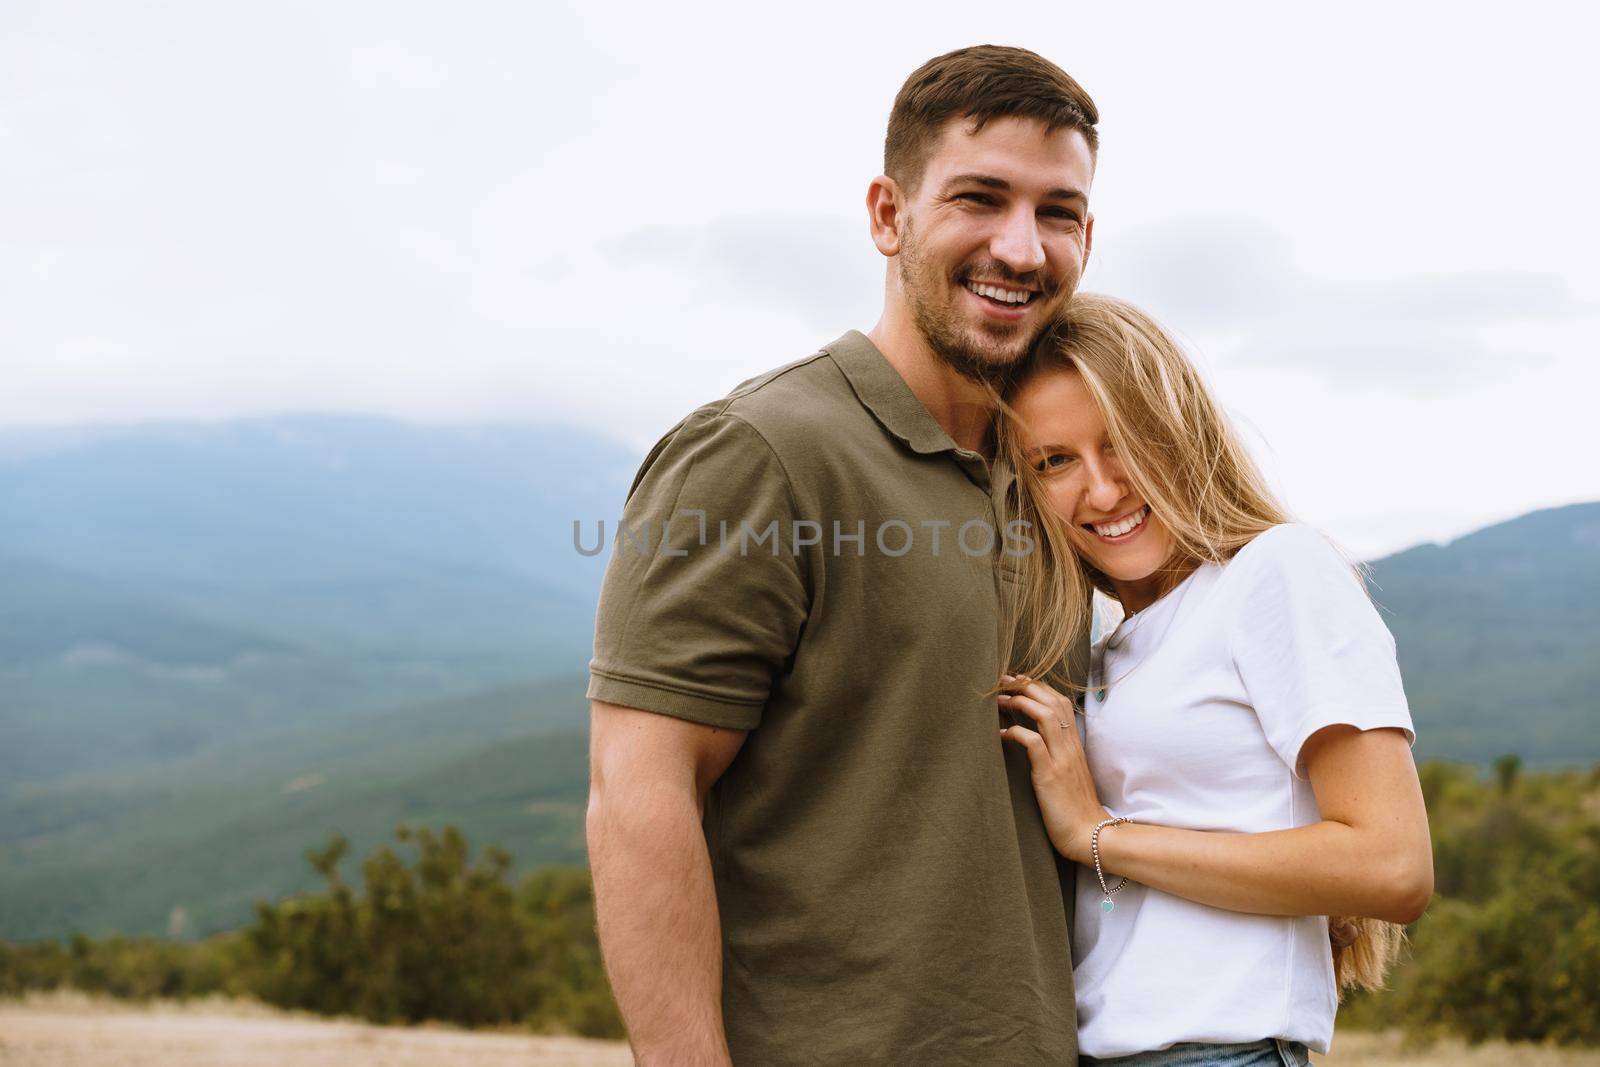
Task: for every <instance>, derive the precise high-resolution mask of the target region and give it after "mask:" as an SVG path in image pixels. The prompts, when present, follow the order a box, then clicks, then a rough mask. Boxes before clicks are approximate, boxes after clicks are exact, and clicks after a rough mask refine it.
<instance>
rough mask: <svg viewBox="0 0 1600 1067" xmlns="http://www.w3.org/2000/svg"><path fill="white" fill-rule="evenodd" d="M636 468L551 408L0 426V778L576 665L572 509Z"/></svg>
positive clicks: (135, 755)
mask: <svg viewBox="0 0 1600 1067" xmlns="http://www.w3.org/2000/svg"><path fill="white" fill-rule="evenodd" d="M637 463H638V457H637V455H635V454H634V453H633V452H631V451H630V450H628V449H626V448H624V447H623V446H621V445H618V444H616V443H615V442H612V441H609V440H607V439H605V438H603V437H600V436H598V435H595V434H593V433H589V432H586V431H581V430H577V429H573V428H569V427H561V426H523V425H488V426H471V427H439V426H421V425H414V424H407V423H400V422H395V421H392V420H385V419H375V418H363V417H347V416H295V417H284V418H273V419H253V420H244V421H239V422H227V423H218V424H157V425H141V426H130V427H114V428H91V429H85V430H53V431H40V430H31V431H19V430H10V431H5V432H0V788H3V786H4V785H5V784H7V783H17V782H23V781H27V782H35V783H38V782H48V781H52V780H55V779H57V778H60V777H63V776H68V775H73V774H83V773H99V772H102V771H108V770H115V769H121V770H124V771H126V770H129V769H132V768H136V767H141V766H143V767H154V766H158V765H159V764H161V763H162V762H163V761H164V760H168V759H175V758H185V757H188V756H191V755H194V754H197V753H202V752H204V751H206V750H207V749H209V748H211V747H213V746H216V745H220V744H227V743H230V742H233V741H237V740H241V739H248V738H250V737H253V736H256V735H258V734H262V733H270V732H272V731H275V730H279V729H283V728H292V727H295V726H298V725H307V724H319V723H324V722H327V721H330V720H334V719H340V718H344V717H348V716H361V715H367V714H375V713H379V712H382V711H384V710H385V709H391V708H398V707H401V706H404V705H407V704H413V703H416V702H417V701H419V700H423V699H425V698H429V697H445V696H450V695H462V694H468V693H473V692H476V691H479V690H482V689H484V688H486V687H492V686H495V685H502V684H508V683H511V682H515V681H521V680H525V679H528V678H533V677H539V676H542V675H555V674H570V673H572V672H575V671H579V670H581V669H582V668H583V665H584V663H585V662H586V661H587V659H588V655H589V645H590V640H591V635H592V632H593V603H594V595H595V589H596V588H597V586H598V583H599V578H600V573H601V569H602V568H603V566H604V559H603V557H586V556H583V555H581V554H580V553H578V552H577V551H576V550H575V548H574V546H573V527H572V524H573V522H574V520H578V521H581V522H583V523H584V524H585V525H586V526H587V527H588V528H590V529H592V528H593V527H592V524H593V523H594V522H595V521H597V520H600V519H607V518H614V516H615V515H616V513H617V512H618V511H619V510H620V508H621V505H622V500H623V496H624V494H625V492H626V488H627V485H628V483H629V480H630V479H631V477H632V474H633V471H634V469H635V467H636V466H637Z"/></svg>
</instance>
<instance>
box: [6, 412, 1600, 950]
mask: <svg viewBox="0 0 1600 1067" xmlns="http://www.w3.org/2000/svg"><path fill="white" fill-rule="evenodd" d="M637 463H638V456H637V455H636V454H635V453H633V452H631V451H630V450H628V449H626V448H624V447H622V446H620V445H617V444H615V443H613V442H610V441H608V440H606V439H604V438H603V437H600V436H597V435H594V434H592V433H588V432H586V431H581V430H576V429H572V428H566V427H551V426H511V425H506V426H477V427H448V426H423V425H415V424H407V423H400V422H394V421H391V420H383V419H370V418H354V417H335V416H314V417H313V416H296V417H286V418H276V419H255V420H245V421H240V422H228V423H218V424H213V425H178V424H172V425H165V424H164V425H154V426H130V427H118V428H95V429H87V430H81V429H76V430H58V431H27V432H21V431H0V938H5V939H13V940H22V939H31V938H38V937H50V936H62V935H65V934H67V933H69V932H71V931H72V930H74V929H83V930H85V931H86V932H90V933H93V934H103V933H108V932H110V931H113V930H121V931H124V932H148V933H161V932H164V931H166V930H167V929H168V923H169V917H170V916H171V915H172V914H173V913H174V909H175V908H182V909H183V912H184V913H185V914H186V915H187V917H188V918H187V925H186V927H185V930H184V932H185V934H186V935H188V936H196V935H202V934H205V933H208V932H212V931H215V930H221V929H226V928H229V927H233V926H237V925H239V924H241V923H243V922H246V921H248V919H249V915H250V908H249V905H250V901H251V900H252V899H257V898H275V897H278V896H281V895H283V894H286V893H290V892H294V891H296V890H297V889H301V888H305V887H309V886H310V885H312V884H313V883H314V876H313V875H312V874H311V872H310V870H309V868H308V867H307V866H306V864H305V862H304V859H303V852H304V850H305V849H306V848H307V847H309V846H312V845H316V844H320V843H321V842H322V841H324V840H325V839H326V837H327V835H328V834H329V833H331V832H333V831H339V832H342V833H344V834H345V835H346V836H347V837H349V838H350V839H351V840H352V843H353V844H354V845H355V850H354V851H355V853H356V854H357V855H362V854H365V853H366V852H367V851H369V850H370V849H372V848H374V847H376V846H377V845H379V844H381V843H383V842H385V841H387V840H388V839H389V836H390V834H391V832H392V830H393V827H394V825H395V824H396V823H397V822H399V821H401V820H411V821H418V822H425V823H428V824H430V825H440V824H442V823H445V822H455V823H457V824H458V825H460V826H462V827H463V829H465V830H466V831H467V832H468V834H469V835H470V836H471V837H472V839H473V841H474V842H476V843H479V844H483V843H490V842H493V843H496V844H499V845H501V846H503V847H505V848H506V849H508V850H509V851H510V852H511V853H512V855H513V856H514V857H515V858H516V860H517V862H518V866H519V868H523V869H526V868H528V867H531V866H536V865H538V864H541V863H553V862H561V863H567V862H582V860H583V858H584V853H583V846H582V840H581V831H582V813H583V804H584V791H585V788H586V774H587V764H586V759H585V754H584V749H585V735H584V728H585V723H586V714H587V707H586V702H585V700H584V697H583V688H584V674H583V672H584V668H585V665H586V661H587V658H588V655H589V645H590V641H591V635H592V633H593V604H594V597H595V593H596V590H597V588H598V585H599V580H600V574H601V570H602V568H603V566H604V557H603V556H600V557H585V556H583V555H581V554H580V553H579V552H577V551H576V550H575V548H574V546H573V542H572V538H573V527H572V524H573V521H574V520H579V521H581V522H582V523H583V524H584V536H585V543H590V540H591V539H592V537H593V532H592V531H593V529H594V526H593V523H594V522H596V521H597V520H600V519H605V520H608V528H614V527H613V526H611V521H612V520H614V519H615V517H616V515H617V514H618V512H619V511H620V508H621V505H622V501H623V496H624V494H625V492H626V490H627V486H628V484H629V481H630V479H631V478H632V475H633V472H634V469H635V468H636V466H637ZM1372 576H1373V584H1372V589H1373V594H1374V598H1375V600H1376V601H1377V602H1378V604H1379V606H1380V609H1381V610H1382V612H1383V614H1384V618H1385V620H1386V621H1387V622H1388V624H1389V626H1390V628H1391V629H1392V630H1393V631H1394V633H1395V636H1396V642H1397V646H1398V648H1399V654H1400V659H1401V666H1402V669H1403V671H1404V675H1405V681H1406V688H1407V693H1408V694H1409V696H1410V698H1411V702H1412V708H1413V713H1414V716H1415V719H1416V722H1417V727H1418V733H1419V740H1418V743H1417V755H1418V756H1419V757H1420V758H1437V757H1447V758H1453V759H1462V760H1468V761H1472V762H1477V763H1484V762H1487V761H1489V760H1492V759H1494V758H1495V757H1497V756H1499V755H1501V754H1503V753H1508V752H1515V753H1518V754H1520V755H1521V756H1522V757H1523V758H1524V759H1525V760H1527V761H1529V762H1530V763H1566V764H1572V763H1579V764H1587V763H1591V762H1593V761H1595V760H1597V759H1600V730H1596V726H1597V725H1600V702H1597V698H1596V694H1597V693H1600V655H1597V654H1596V653H1597V651H1600V609H1597V608H1596V607H1595V599H1596V597H1597V595H1600V504H1584V505H1576V506H1573V507H1566V508H1555V509H1551V510H1548V511H1540V512H1535V513H1533V514H1531V515H1526V516H1523V517H1521V518H1518V519H1514V520H1512V521H1510V522H1506V523H1502V524H1499V525H1497V526H1493V527H1490V528H1487V529H1484V530H1480V531H1477V532H1475V533H1472V534H1469V535H1467V536H1465V537H1462V538H1459V539H1458V540H1456V541H1453V542H1451V543H1449V544H1446V545H1423V546H1418V547H1416V548H1413V549H1409V550H1407V551H1405V552H1401V553H1397V554H1395V555H1392V556H1389V557H1386V558H1384V559H1380V560H1377V561H1375V562H1374V563H1373V564H1372ZM347 874H348V875H350V876H351V877H355V872H354V871H349V872H347Z"/></svg>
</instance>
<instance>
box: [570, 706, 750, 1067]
mask: <svg viewBox="0 0 1600 1067" xmlns="http://www.w3.org/2000/svg"><path fill="white" fill-rule="evenodd" d="M744 739H745V734H744V732H743V731H740V730H730V729H722V728H719V727H714V726H702V725H700V724H699V723H694V722H689V721H687V720H684V719H676V718H673V717H671V716H668V715H658V714H655V713H653V712H648V711H639V710H636V709H634V708H625V707H619V706H618V705H616V704H607V703H605V702H604V701H600V700H594V701H590V735H589V811H588V818H587V831H588V843H589V866H590V869H591V870H592V872H593V875H594V902H595V916H596V919H597V920H598V923H599V930H600V945H601V950H602V952H603V955H604V957H605V964H606V973H607V974H608V975H609V977H610V979H611V988H612V992H613V993H615V995H616V998H617V1006H618V1007H619V1008H620V1009H621V1010H622V1017H623V1020H624V1021H625V1022H626V1023H627V1026H628V1035H629V1038H630V1040H631V1041H632V1043H633V1052H634V1056H635V1058H636V1060H637V1062H638V1063H639V1064H640V1065H641V1067H680V1065H681V1067H712V1065H718V1064H731V1062H732V1061H731V1059H730V1058H729V1054H728V1045H727V1039H726V1037H725V1036H724V1032H723V1025H722V936H721V922H720V920H719V918H718V915H717V898H716V892H715V890H714V888H713V886H712V881H711V859H710V855H709V853H708V852H707V850H706V839H705V833H704V831H703V830H702V828H701V818H702V816H703V813H704V811H705V798H706V792H707V790H709V789H710V788H711V784H712V783H713V782H715V781H716V780H717V779H718V778H719V777H721V776H722V772H723V771H725V770H727V768H728V764H729V763H731V762H732V761H733V757H734V756H735V755H736V754H737V753H738V751H739V747H740V746H741V745H743V744H744Z"/></svg>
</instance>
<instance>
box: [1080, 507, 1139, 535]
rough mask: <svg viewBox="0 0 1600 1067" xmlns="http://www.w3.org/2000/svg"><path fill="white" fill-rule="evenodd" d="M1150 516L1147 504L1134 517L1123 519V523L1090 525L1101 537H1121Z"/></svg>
mask: <svg viewBox="0 0 1600 1067" xmlns="http://www.w3.org/2000/svg"><path fill="white" fill-rule="evenodd" d="M1148 514H1150V505H1149V504H1146V505H1145V506H1144V507H1142V508H1140V509H1139V510H1138V511H1136V512H1134V513H1133V514H1132V515H1129V516H1128V517H1127V518H1125V519H1123V520H1122V521H1121V522H1112V523H1107V524H1106V525H1104V526H1099V525H1096V524H1095V523H1090V524H1089V526H1090V528H1091V529H1093V530H1094V532H1095V533H1097V534H1099V535H1100V536H1101V537H1121V536H1122V535H1123V534H1125V533H1127V532H1129V531H1130V530H1132V529H1133V528H1134V527H1135V526H1138V525H1139V524H1140V523H1141V522H1143V521H1144V518H1145V516H1146V515H1148Z"/></svg>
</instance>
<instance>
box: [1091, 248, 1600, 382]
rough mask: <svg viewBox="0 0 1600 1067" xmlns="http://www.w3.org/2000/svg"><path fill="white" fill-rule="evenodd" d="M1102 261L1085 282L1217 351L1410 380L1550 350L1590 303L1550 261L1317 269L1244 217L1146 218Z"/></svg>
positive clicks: (1449, 377)
mask: <svg viewBox="0 0 1600 1067" xmlns="http://www.w3.org/2000/svg"><path fill="white" fill-rule="evenodd" d="M1097 254H1098V253H1097ZM1107 258H1110V259H1111V262H1110V264H1109V265H1107V264H1106V263H1105V260H1106V259H1107ZM1097 267H1100V268H1102V269H1101V270H1100V272H1099V273H1097V274H1096V275H1095V276H1094V277H1093V279H1092V284H1091V287H1092V288H1095V289H1100V290H1103V291H1106V292H1110V293H1113V294H1114V295H1119V296H1125V297H1127V298H1129V299H1132V300H1134V301H1136V302H1138V303H1140V304H1141V306H1144V307H1145V308H1146V309H1147V310H1149V311H1150V312H1151V313H1152V314H1154V315H1156V316H1157V317H1158V318H1160V319H1162V320H1163V321H1164V322H1165V323H1166V324H1167V325H1169V326H1170V327H1172V328H1175V329H1177V330H1179V331H1181V332H1182V333H1183V334H1185V335H1187V336H1189V337H1190V338H1192V339H1193V340H1195V341H1196V342H1199V343H1200V345H1201V347H1203V348H1204V349H1205V350H1206V352H1207V354H1209V355H1215V356H1217V357H1218V358H1219V359H1225V360H1227V361H1228V362H1231V363H1238V364H1246V365H1262V364H1268V365H1274V366H1280V367H1284V368H1286V369H1291V368H1292V369H1296V370H1300V371H1309V372H1311V373H1312V374H1314V375H1317V376H1320V377H1324V378H1327V379H1329V380H1333V381H1338V382H1340V383H1343V384H1349V383H1351V382H1352V381H1357V382H1359V381H1363V380H1364V381H1366V382H1368V383H1370V384H1373V385H1382V386H1397V387H1401V388H1405V389H1410V390H1416V389H1429V390H1433V389H1449V388H1454V387H1460V386H1465V385H1469V384H1473V383H1477V384H1481V383H1482V382H1484V381H1485V380H1486V379H1488V378H1493V377H1495V376H1498V375H1502V374H1507V373H1511V372H1513V371H1517V370H1522V369H1526V368H1527V367H1528V366H1529V365H1530V363H1534V362H1540V363H1542V362H1546V361H1547V360H1548V359H1549V357H1550V355H1551V351H1550V348H1549V347H1548V336H1547V335H1549V334H1550V333H1552V332H1559V331H1561V330H1562V329H1563V328H1565V327H1567V326H1569V325H1571V324H1572V323H1573V321H1574V320H1577V319H1580V318H1583V317H1587V316H1593V315H1595V313H1596V311H1597V308H1596V306H1595V305H1594V304H1592V303H1587V302H1585V301H1582V300H1580V299H1578V298H1577V297H1576V296H1575V295H1574V294H1573V293H1572V292H1571V289H1570V287H1569V286H1568V284H1567V282H1566V281H1565V280H1564V279H1563V278H1562V277H1561V276H1560V275H1556V274H1537V273H1531V272H1526V271H1513V270H1485V269H1481V268H1479V269H1474V270H1469V271H1462V272H1459V273H1454V274H1445V273H1438V274H1428V275H1419V276H1411V277H1399V278H1388V277H1370V278H1361V279H1348V278H1344V279H1339V278H1328V277H1324V276H1321V275H1319V274H1318V273H1316V272H1315V271H1313V270H1309V269H1307V268H1306V267H1304V266H1302V265H1301V264H1300V263H1299V262H1298V261H1297V259H1296V257H1295V255H1294V247H1293V245H1292V244H1291V243H1290V242H1289V240H1288V239H1287V238H1286V237H1284V236H1283V235H1282V234H1280V233H1277V232H1275V231H1273V230H1271V229H1269V228H1266V227H1264V226H1262V225H1261V224H1259V223H1255V222H1252V221H1248V220H1232V219H1204V218H1196V219H1186V220H1179V221H1176V222H1173V223H1170V224H1167V225H1163V226H1160V227H1151V228H1147V229H1146V230H1144V231H1142V232H1140V233H1137V234H1135V235H1132V236H1131V237H1130V238H1129V239H1128V240H1125V241H1124V242H1122V243H1121V244H1120V246H1118V247H1116V248H1115V250H1114V251H1113V252H1110V253H1108V254H1107V255H1105V256H1102V257H1101V260H1100V262H1099V263H1097Z"/></svg>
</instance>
